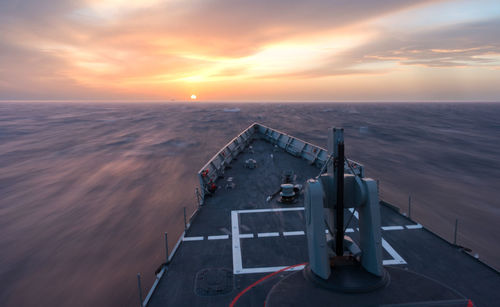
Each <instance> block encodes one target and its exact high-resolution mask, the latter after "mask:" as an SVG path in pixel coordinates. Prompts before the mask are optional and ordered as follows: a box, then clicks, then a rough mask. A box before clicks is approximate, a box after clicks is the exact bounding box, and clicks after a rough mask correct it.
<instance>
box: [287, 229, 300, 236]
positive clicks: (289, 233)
mask: <svg viewBox="0 0 500 307" xmlns="http://www.w3.org/2000/svg"><path fill="white" fill-rule="evenodd" d="M283 235H284V236H303V235H305V232H304V231H302V230H301V231H283Z"/></svg>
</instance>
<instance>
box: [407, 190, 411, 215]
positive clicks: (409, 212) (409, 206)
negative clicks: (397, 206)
mask: <svg viewBox="0 0 500 307" xmlns="http://www.w3.org/2000/svg"><path fill="white" fill-rule="evenodd" d="M408 217H409V218H410V220H411V195H410V194H409V195H408Z"/></svg>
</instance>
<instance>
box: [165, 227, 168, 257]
mask: <svg viewBox="0 0 500 307" xmlns="http://www.w3.org/2000/svg"><path fill="white" fill-rule="evenodd" d="M167 263H168V235H167V233H166V232H165V264H167Z"/></svg>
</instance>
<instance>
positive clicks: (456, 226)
mask: <svg viewBox="0 0 500 307" xmlns="http://www.w3.org/2000/svg"><path fill="white" fill-rule="evenodd" d="M457 233H458V219H455V236H454V238H453V244H454V245H457Z"/></svg>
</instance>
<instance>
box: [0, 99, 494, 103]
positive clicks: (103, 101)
mask: <svg viewBox="0 0 500 307" xmlns="http://www.w3.org/2000/svg"><path fill="white" fill-rule="evenodd" d="M0 103H158V104H160V103H163V104H176V103H185V104H202V103H228V104H231V103H233V104H234V103H249V104H250V103H273V104H274V103H326V104H337V103H339V104H340V103H500V100H478V101H471V100H338V101H331V100H159V99H151V100H134V99H128V100H127V99H122V100H117V99H0Z"/></svg>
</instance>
